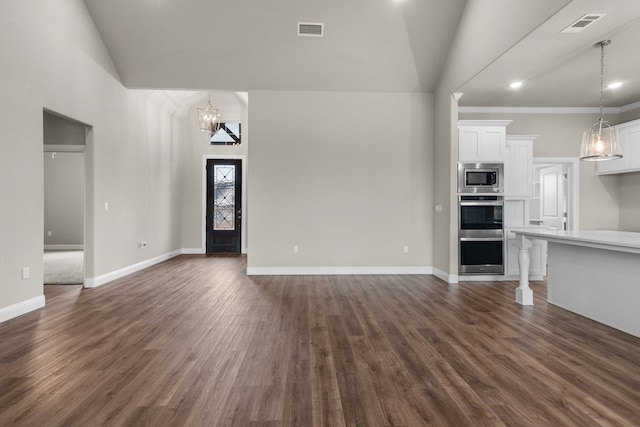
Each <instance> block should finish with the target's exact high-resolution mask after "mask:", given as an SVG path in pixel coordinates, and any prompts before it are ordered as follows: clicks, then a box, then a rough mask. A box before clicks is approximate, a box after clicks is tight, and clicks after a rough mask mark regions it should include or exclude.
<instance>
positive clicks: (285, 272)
mask: <svg viewBox="0 0 640 427" xmlns="http://www.w3.org/2000/svg"><path fill="white" fill-rule="evenodd" d="M432 273H433V269H432V267H426V266H424V267H422V266H419V267H247V275H249V276H308V275H338V274H344V275H350V274H432Z"/></svg>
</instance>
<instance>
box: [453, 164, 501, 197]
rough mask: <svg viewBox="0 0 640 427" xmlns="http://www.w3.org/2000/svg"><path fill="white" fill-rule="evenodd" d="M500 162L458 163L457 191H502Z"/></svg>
mask: <svg viewBox="0 0 640 427" xmlns="http://www.w3.org/2000/svg"><path fill="white" fill-rule="evenodd" d="M503 180H504V167H503V164H502V163H458V193H503V192H504V187H503Z"/></svg>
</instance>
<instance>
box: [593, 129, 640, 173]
mask: <svg viewBox="0 0 640 427" xmlns="http://www.w3.org/2000/svg"><path fill="white" fill-rule="evenodd" d="M615 128H616V129H617V130H618V138H619V141H620V148H621V149H622V158H621V159H616V160H605V161H601V162H597V163H596V173H597V174H598V175H609V174H621V173H627V172H638V171H640V120H634V121H631V122H627V123H621V124H619V125H616V126H615Z"/></svg>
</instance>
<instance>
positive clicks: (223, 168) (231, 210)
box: [213, 165, 236, 230]
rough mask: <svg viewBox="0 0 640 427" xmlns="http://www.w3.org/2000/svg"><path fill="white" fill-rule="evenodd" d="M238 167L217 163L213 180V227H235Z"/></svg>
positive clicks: (226, 228)
mask: <svg viewBox="0 0 640 427" xmlns="http://www.w3.org/2000/svg"><path fill="white" fill-rule="evenodd" d="M235 169H236V167H235V166H234V165H215V166H214V180H213V193H214V201H213V209H214V214H213V229H214V230H233V229H235V217H236V215H235V205H236V202H235V200H236V183H235V176H236V170H235Z"/></svg>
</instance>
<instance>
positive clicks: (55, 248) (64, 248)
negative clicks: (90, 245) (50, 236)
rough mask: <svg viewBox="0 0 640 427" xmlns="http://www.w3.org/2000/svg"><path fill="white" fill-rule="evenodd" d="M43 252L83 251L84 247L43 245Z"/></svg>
mask: <svg viewBox="0 0 640 427" xmlns="http://www.w3.org/2000/svg"><path fill="white" fill-rule="evenodd" d="M44 250H45V251H83V250H84V245H82V244H80V245H44Z"/></svg>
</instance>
